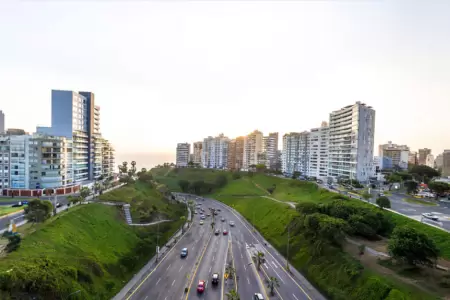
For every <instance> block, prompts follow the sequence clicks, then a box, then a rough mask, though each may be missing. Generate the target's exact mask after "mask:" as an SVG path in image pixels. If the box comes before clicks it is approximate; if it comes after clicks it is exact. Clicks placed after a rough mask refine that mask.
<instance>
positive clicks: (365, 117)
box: [328, 102, 375, 182]
mask: <svg viewBox="0 0 450 300" xmlns="http://www.w3.org/2000/svg"><path fill="white" fill-rule="evenodd" d="M329 124H330V132H329V170H328V172H329V176H330V177H333V178H335V179H337V178H338V177H342V178H347V179H357V180H358V181H361V182H367V181H368V180H369V177H370V175H371V174H372V172H373V170H372V164H373V148H374V133H375V110H374V109H372V108H371V107H369V106H366V105H365V104H362V103H361V102H356V104H354V105H349V106H346V107H344V108H342V109H340V110H337V111H334V112H332V113H331V114H330V122H329Z"/></svg>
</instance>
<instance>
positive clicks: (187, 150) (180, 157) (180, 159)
mask: <svg viewBox="0 0 450 300" xmlns="http://www.w3.org/2000/svg"><path fill="white" fill-rule="evenodd" d="M190 154H191V145H190V144H189V143H178V144H177V157H176V166H177V167H178V168H184V167H187V166H188V163H189V157H190Z"/></svg>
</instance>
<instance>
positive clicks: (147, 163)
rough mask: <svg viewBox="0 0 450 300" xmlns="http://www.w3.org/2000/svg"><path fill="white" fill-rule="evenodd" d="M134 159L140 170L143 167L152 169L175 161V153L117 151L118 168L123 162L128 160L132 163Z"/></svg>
mask: <svg viewBox="0 0 450 300" xmlns="http://www.w3.org/2000/svg"><path fill="white" fill-rule="evenodd" d="M133 160H134V161H135V162H136V168H137V170H138V171H139V170H140V169H141V168H147V169H151V168H153V167H154V166H157V165H159V164H163V163H165V162H168V163H171V162H173V163H175V153H142V152H141V153H116V169H117V166H118V165H120V164H122V162H124V161H127V162H128V165H130V163H131V161H133Z"/></svg>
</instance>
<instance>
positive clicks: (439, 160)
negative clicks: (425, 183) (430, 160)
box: [434, 153, 444, 169]
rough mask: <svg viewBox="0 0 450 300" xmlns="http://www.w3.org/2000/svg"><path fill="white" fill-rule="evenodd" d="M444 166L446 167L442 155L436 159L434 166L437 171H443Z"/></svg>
mask: <svg viewBox="0 0 450 300" xmlns="http://www.w3.org/2000/svg"><path fill="white" fill-rule="evenodd" d="M443 165H444V155H443V154H442V153H441V154H438V155H437V156H436V159H435V160H434V166H435V168H436V169H442V166H443Z"/></svg>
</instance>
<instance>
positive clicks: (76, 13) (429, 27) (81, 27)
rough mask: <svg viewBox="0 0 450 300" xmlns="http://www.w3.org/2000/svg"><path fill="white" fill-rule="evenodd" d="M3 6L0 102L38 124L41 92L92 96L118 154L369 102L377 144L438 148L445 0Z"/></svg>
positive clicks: (447, 42) (164, 148)
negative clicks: (374, 111) (52, 91)
mask: <svg viewBox="0 0 450 300" xmlns="http://www.w3.org/2000/svg"><path fill="white" fill-rule="evenodd" d="M58 2H63V3H57V1H28V2H27V1H22V2H19V1H2V2H1V3H0V92H1V96H0V99H1V100H0V110H3V111H4V112H5V114H6V118H7V121H6V123H7V124H6V125H7V127H16V128H24V129H26V130H28V131H34V129H35V126H36V125H37V124H39V125H50V91H51V89H67V90H76V91H77V90H84V91H92V92H94V93H95V94H96V102H97V104H98V105H100V106H101V118H102V119H101V127H102V133H103V135H104V136H105V137H106V138H108V139H110V140H111V141H112V142H113V144H114V145H115V146H116V149H117V150H118V151H119V152H174V151H175V146H176V143H177V142H184V141H187V142H193V141H195V140H200V139H202V138H204V137H206V136H208V135H217V134H218V133H221V132H223V133H225V134H226V135H227V136H229V137H234V136H238V135H244V134H248V133H249V132H251V131H252V130H254V129H259V130H262V131H263V132H264V133H268V132H269V131H279V132H280V133H281V134H284V133H286V132H291V131H304V130H309V129H310V128H313V127H317V126H319V125H320V123H321V121H323V120H327V119H328V117H329V113H330V112H331V111H332V110H337V109H340V108H341V107H343V106H346V105H349V104H352V103H354V102H355V101H362V102H365V103H367V104H369V105H371V106H373V107H374V108H375V109H376V130H375V142H376V144H378V143H384V142H387V141H388V140H391V141H393V142H394V143H401V144H407V145H409V146H410V147H412V148H413V149H414V150H416V149H417V148H422V147H428V148H431V149H432V150H433V153H434V154H438V153H439V152H442V150H443V149H444V148H447V149H450V134H449V131H450V118H449V113H450V17H449V16H450V1H446V0H443V1H411V0H408V1H297V2H296V1H289V2H277V3H270V2H268V1H265V2H257V1H249V2H238V1H222V2H212V1H201V2H182V1H164V2H163V1H158V2H156V1H155V2H152V1H137V2H130V1H98V2H96V3H93V2H92V3H91V2H89V1H75V2H68V1H58Z"/></svg>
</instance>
